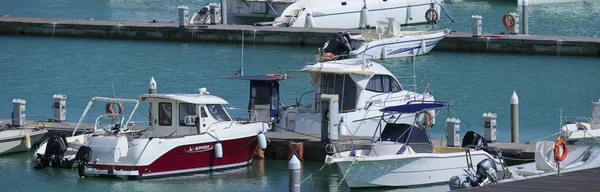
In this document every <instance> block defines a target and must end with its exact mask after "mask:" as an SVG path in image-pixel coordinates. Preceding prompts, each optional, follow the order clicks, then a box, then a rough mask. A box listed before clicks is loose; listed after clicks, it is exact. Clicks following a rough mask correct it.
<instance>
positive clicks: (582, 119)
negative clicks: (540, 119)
mask: <svg viewBox="0 0 600 192" xmlns="http://www.w3.org/2000/svg"><path fill="white" fill-rule="evenodd" d="M561 121H562V123H563V124H572V123H578V122H580V123H590V122H591V118H590V117H583V116H562V119H561Z"/></svg>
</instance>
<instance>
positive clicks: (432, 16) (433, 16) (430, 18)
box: [425, 3, 440, 25]
mask: <svg viewBox="0 0 600 192" xmlns="http://www.w3.org/2000/svg"><path fill="white" fill-rule="evenodd" d="M439 18H440V17H439V14H438V12H437V11H436V10H435V7H434V6H433V3H432V4H431V6H429V9H428V10H427V11H426V12H425V20H427V23H429V24H430V25H434V24H437V22H438V19H439Z"/></svg>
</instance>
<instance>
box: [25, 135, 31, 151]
mask: <svg viewBox="0 0 600 192" xmlns="http://www.w3.org/2000/svg"><path fill="white" fill-rule="evenodd" d="M25 147H26V148H27V150H29V149H31V136H29V133H27V134H25Z"/></svg>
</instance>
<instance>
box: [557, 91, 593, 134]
mask: <svg viewBox="0 0 600 192" xmlns="http://www.w3.org/2000/svg"><path fill="white" fill-rule="evenodd" d="M568 118H575V120H574V121H569V120H568ZM564 119H565V121H566V122H565V125H563V126H562V127H561V129H560V130H561V132H560V133H561V134H560V135H561V137H562V138H563V139H564V140H566V141H567V142H569V143H571V144H574V143H581V142H583V143H585V142H590V141H600V100H599V101H597V102H592V116H591V117H564Z"/></svg>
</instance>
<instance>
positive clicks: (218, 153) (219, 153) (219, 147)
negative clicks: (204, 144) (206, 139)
mask: <svg viewBox="0 0 600 192" xmlns="http://www.w3.org/2000/svg"><path fill="white" fill-rule="evenodd" d="M215 157H217V159H221V158H223V145H221V142H219V141H217V143H215Z"/></svg>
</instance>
